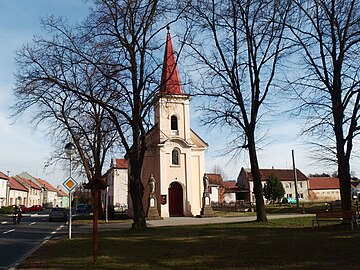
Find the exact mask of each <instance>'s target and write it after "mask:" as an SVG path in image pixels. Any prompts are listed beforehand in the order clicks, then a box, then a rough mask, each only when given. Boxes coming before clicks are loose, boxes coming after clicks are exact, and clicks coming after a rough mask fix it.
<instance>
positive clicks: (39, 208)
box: [25, 204, 45, 212]
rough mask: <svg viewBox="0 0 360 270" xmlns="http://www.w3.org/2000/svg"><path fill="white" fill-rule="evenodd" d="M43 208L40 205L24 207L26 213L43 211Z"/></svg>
mask: <svg viewBox="0 0 360 270" xmlns="http://www.w3.org/2000/svg"><path fill="white" fill-rule="evenodd" d="M44 209H45V208H44V207H42V205H39V204H37V205H33V206H30V207H26V210H25V211H26V212H38V211H42V210H44Z"/></svg>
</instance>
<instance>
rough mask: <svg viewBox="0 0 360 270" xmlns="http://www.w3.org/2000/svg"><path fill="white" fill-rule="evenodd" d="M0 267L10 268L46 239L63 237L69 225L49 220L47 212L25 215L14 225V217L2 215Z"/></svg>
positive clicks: (0, 218) (0, 220)
mask: <svg viewBox="0 0 360 270" xmlns="http://www.w3.org/2000/svg"><path fill="white" fill-rule="evenodd" d="M0 222H1V224H0V251H1V252H0V269H10V268H12V267H14V266H15V265H16V263H17V262H20V261H22V258H23V257H26V256H28V255H29V254H30V253H32V252H33V251H34V249H36V248H38V247H39V246H40V245H41V244H42V243H43V242H44V241H45V240H46V239H50V238H53V237H61V236H64V234H66V233H67V230H68V227H67V226H66V225H64V223H63V222H49V221H48V214H47V213H40V214H35V215H26V216H23V218H22V220H21V222H20V224H16V225H14V224H13V222H12V217H3V216H2V217H0Z"/></svg>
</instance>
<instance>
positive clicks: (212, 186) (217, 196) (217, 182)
mask: <svg viewBox="0 0 360 270" xmlns="http://www.w3.org/2000/svg"><path fill="white" fill-rule="evenodd" d="M206 175H207V177H208V179H209V195H210V202H215V203H218V202H222V201H223V194H224V187H223V183H224V181H223V179H222V177H221V175H220V174H217V173H206Z"/></svg>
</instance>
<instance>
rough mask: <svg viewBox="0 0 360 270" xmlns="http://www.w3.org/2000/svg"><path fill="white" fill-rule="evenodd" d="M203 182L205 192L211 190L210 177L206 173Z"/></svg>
mask: <svg viewBox="0 0 360 270" xmlns="http://www.w3.org/2000/svg"><path fill="white" fill-rule="evenodd" d="M203 183H204V192H209V178H208V176H207V174H206V173H205V174H204V177H203Z"/></svg>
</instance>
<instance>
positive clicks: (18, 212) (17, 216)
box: [13, 206, 22, 224]
mask: <svg viewBox="0 0 360 270" xmlns="http://www.w3.org/2000/svg"><path fill="white" fill-rule="evenodd" d="M21 212H22V210H21V207H20V206H15V209H14V212H13V214H14V218H13V219H14V224H20V220H21Z"/></svg>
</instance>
